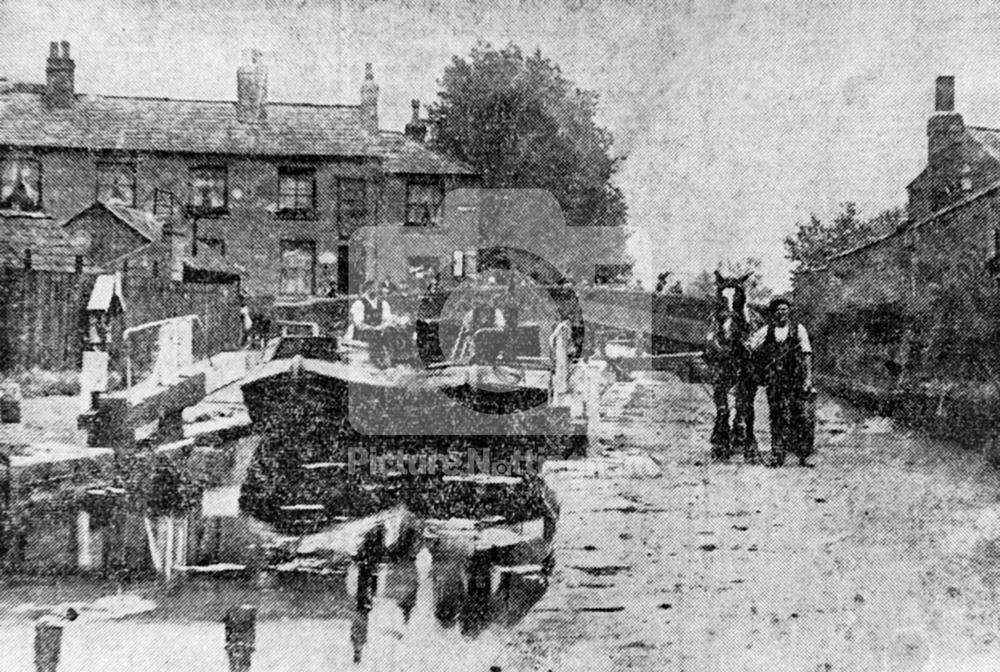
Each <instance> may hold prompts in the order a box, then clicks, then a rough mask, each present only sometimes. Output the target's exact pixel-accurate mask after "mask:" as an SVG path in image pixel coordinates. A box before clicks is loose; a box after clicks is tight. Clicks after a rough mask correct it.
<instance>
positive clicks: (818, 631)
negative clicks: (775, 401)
mask: <svg viewBox="0 0 1000 672" xmlns="http://www.w3.org/2000/svg"><path fill="white" fill-rule="evenodd" d="M604 401H605V408H604V411H605V416H606V418H605V420H606V422H605V423H603V425H602V427H601V429H600V431H601V434H602V439H601V440H600V441H599V443H600V445H601V446H602V451H601V454H600V455H595V456H594V458H593V459H588V460H586V461H583V462H577V463H565V464H561V465H560V464H552V465H550V467H549V468H550V469H551V470H552V471H551V472H550V474H549V475H548V476H547V480H548V481H549V483H550V484H551V485H552V487H553V489H554V490H555V491H556V493H557V495H558V496H559V498H560V502H561V505H562V516H561V521H560V527H559V530H558V532H557V535H556V563H555V569H554V571H553V576H552V579H551V581H550V585H549V589H548V591H546V593H545V595H544V596H543V597H542V599H541V600H540V601H539V603H538V604H537V605H536V606H535V608H533V609H532V611H531V612H530V613H529V614H528V616H527V617H526V618H525V619H524V621H523V622H522V623H521V624H520V625H519V627H518V629H517V632H516V634H515V636H514V637H513V638H512V639H511V641H510V642H509V644H508V645H507V647H506V650H505V655H504V658H502V659H498V662H497V665H499V666H500V667H501V668H502V669H504V670H542V671H545V670H558V671H560V672H563V671H569V670H580V671H583V670H587V671H599V670H650V671H653V670H657V671H659V670H677V671H680V670H706V671H707V670H712V671H714V670H743V671H751V670H752V671H755V672H756V671H760V672H765V671H768V672H770V671H773V670H789V671H795V672H801V671H805V672H825V671H827V670H897V669H898V670H963V671H976V672H980V671H982V672H985V671H986V670H992V669H995V661H996V660H998V659H1000V631H998V628H997V625H996V624H997V623H998V622H1000V608H998V607H997V604H998V602H997V599H996V598H997V591H998V590H1000V578H998V573H997V569H996V566H997V561H996V559H997V557H998V555H997V553H996V548H997V544H998V543H1000V542H998V539H1000V518H998V516H997V513H996V511H997V503H998V493H1000V488H998V486H1000V477H998V474H997V473H996V470H995V469H994V468H993V467H992V466H991V465H990V464H989V463H988V462H987V461H986V460H985V459H984V458H983V456H982V455H981V454H979V453H977V452H975V451H970V450H968V447H966V446H963V445H960V444H956V443H950V442H945V441H939V440H935V439H930V438H928V437H926V436H925V435H923V434H921V433H919V432H915V431H912V430H909V429H907V428H905V427H903V426H901V425H899V424H897V423H895V422H893V421H892V420H890V419H888V418H885V417H881V416H873V415H870V414H868V413H866V412H864V411H862V410H860V409H857V408H855V407H852V406H850V405H847V404H844V403H842V402H839V401H837V400H835V399H833V398H831V397H828V396H826V395H821V396H820V398H819V403H818V423H819V426H818V432H817V448H818V454H817V457H816V460H815V461H816V467H815V468H799V467H796V466H789V467H785V468H782V469H768V468H766V467H763V466H749V465H744V464H743V463H742V460H741V459H739V458H735V459H733V460H732V461H731V462H730V463H728V464H717V463H713V462H711V461H710V460H709V457H708V452H709V442H708V439H709V436H710V434H711V429H712V421H713V419H714V418H713V412H714V409H713V407H712V404H711V400H710V399H709V398H708V396H707V394H706V393H705V391H704V390H703V389H702V388H700V387H699V386H696V385H691V384H686V383H682V382H679V381H677V380H670V379H663V380H660V381H648V380H647V381H641V380H640V381H638V382H637V383H625V384H617V385H615V386H612V387H611V388H609V389H608V390H607V392H606V394H605V397H604ZM757 417H758V418H759V419H760V421H759V425H758V439H759V440H760V442H761V446H762V448H763V449H765V450H766V449H767V447H768V446H769V437H768V433H767V431H766V429H767V423H766V418H767V412H766V405H765V404H764V402H763V399H758V407H757ZM649 461H652V462H653V463H654V464H655V465H656V467H657V470H656V471H655V472H654V471H651V470H649V469H648V468H647V466H641V467H640V466H637V465H648V464H649ZM630 465H631V466H630Z"/></svg>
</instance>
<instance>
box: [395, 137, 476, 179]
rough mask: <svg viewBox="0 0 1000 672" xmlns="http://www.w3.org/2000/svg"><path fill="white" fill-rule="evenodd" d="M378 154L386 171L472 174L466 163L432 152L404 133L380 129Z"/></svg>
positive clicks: (473, 172)
mask: <svg viewBox="0 0 1000 672" xmlns="http://www.w3.org/2000/svg"><path fill="white" fill-rule="evenodd" d="M379 155H380V156H382V160H383V169H384V170H385V172H387V173H445V174H451V175H474V174H475V171H474V170H473V169H472V168H471V167H470V166H468V165H466V164H464V163H461V162H459V161H454V160H452V159H449V158H448V157H446V156H444V155H442V154H438V153H437V152H432V151H430V150H429V149H427V147H425V146H424V145H422V144H421V143H419V142H417V141H415V140H412V139H410V138H409V137H407V136H406V134H405V133H399V132H397V131H382V132H381V133H380V137H379Z"/></svg>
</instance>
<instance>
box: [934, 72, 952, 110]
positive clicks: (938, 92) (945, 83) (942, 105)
mask: <svg viewBox="0 0 1000 672" xmlns="http://www.w3.org/2000/svg"><path fill="white" fill-rule="evenodd" d="M934 85H935V91H934V111H935V112H954V111H955V78H954V77H953V76H951V75H941V76H940V77H938V78H937V80H935V82H934Z"/></svg>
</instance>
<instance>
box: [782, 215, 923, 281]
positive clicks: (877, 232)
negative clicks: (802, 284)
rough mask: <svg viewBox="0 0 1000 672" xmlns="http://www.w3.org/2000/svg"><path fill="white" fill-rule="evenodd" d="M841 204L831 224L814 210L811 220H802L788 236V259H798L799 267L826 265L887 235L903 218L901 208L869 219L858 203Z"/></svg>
mask: <svg viewBox="0 0 1000 672" xmlns="http://www.w3.org/2000/svg"><path fill="white" fill-rule="evenodd" d="M841 208H842V210H841V212H840V213H838V214H837V216H836V217H834V218H833V221H832V222H831V223H829V224H824V223H823V222H822V221H820V219H819V217H817V216H816V215H815V214H814V215H810V217H809V221H808V222H805V223H802V222H799V223H798V225H797V226H798V230H797V231H796V232H795V235H794V236H788V237H787V238H785V250H786V256H787V257H788V259H790V260H791V261H793V262H796V263H797V264H798V266H799V268H810V267H818V266H824V265H825V264H826V260H827V259H828V258H829V257H830V256H832V255H835V254H837V253H839V252H846V251H847V250H849V249H852V248H855V247H858V246H860V245H864V244H865V243H867V242H869V241H871V240H874V239H875V238H877V237H879V236H882V235H885V234H887V233H889V232H890V231H892V230H893V229H895V228H896V227H897V226H899V224H900V222H902V220H903V210H902V209H901V208H890V209H888V210H883V211H882V212H880V213H879V214H877V215H875V216H874V217H871V218H869V219H863V218H862V217H861V212H860V210H858V206H857V205H856V204H855V203H852V202H847V203H843V204H841Z"/></svg>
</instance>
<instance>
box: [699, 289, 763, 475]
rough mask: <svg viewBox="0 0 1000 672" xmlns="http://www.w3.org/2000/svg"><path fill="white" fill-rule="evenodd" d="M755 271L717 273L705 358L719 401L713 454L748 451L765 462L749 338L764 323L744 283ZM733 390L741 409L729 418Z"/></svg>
mask: <svg viewBox="0 0 1000 672" xmlns="http://www.w3.org/2000/svg"><path fill="white" fill-rule="evenodd" d="M749 277H750V274H749V273H748V274H746V275H743V276H740V277H737V278H730V277H725V276H723V275H722V274H721V273H719V272H718V271H716V272H715V314H714V316H713V326H712V330H711V331H710V332H709V333H708V335H707V338H706V345H705V352H704V358H705V362H706V363H707V364H708V367H709V371H710V373H711V382H712V397H713V401H714V402H715V426H714V428H713V429H712V438H711V444H712V457H713V458H715V459H718V460H726V459H728V458H729V457H730V456H731V455H732V454H733V453H734V452H736V451H737V450H740V449H742V450H743V458H744V460H745V461H746V462H748V463H755V462H757V461H759V460H760V451H759V449H758V447H757V439H756V437H755V436H754V429H753V427H754V397H756V395H757V380H756V376H755V374H754V367H753V362H752V356H751V352H750V348H749V346H748V345H747V342H748V340H749V338H750V336H751V335H752V334H753V332H754V330H755V329H756V328H757V327H759V326H760V320H759V318H758V317H757V316H756V315H755V314H754V313H753V312H752V311H751V310H750V309H749V307H748V306H747V298H746V290H745V289H744V287H743V285H744V284H745V283H746V281H747V279H748V278H749ZM731 390H735V392H734V402H735V406H736V413H735V416H734V418H733V421H732V425H730V422H729V393H730V391H731Z"/></svg>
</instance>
